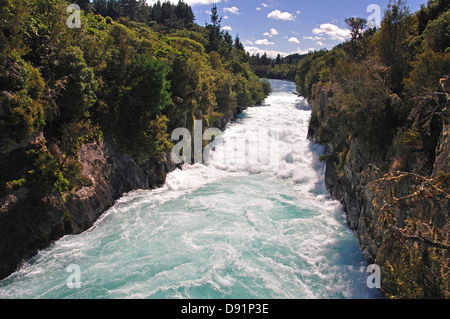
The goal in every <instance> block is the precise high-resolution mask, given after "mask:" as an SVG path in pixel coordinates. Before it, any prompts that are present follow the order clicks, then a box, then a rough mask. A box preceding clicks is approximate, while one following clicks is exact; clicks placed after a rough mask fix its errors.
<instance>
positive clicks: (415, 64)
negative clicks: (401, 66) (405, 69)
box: [404, 50, 450, 95]
mask: <svg viewBox="0 0 450 319" xmlns="http://www.w3.org/2000/svg"><path fill="white" fill-rule="evenodd" d="M447 74H450V54H448V53H441V52H435V51H433V50H426V51H424V52H423V53H421V54H419V55H418V56H417V57H416V58H415V59H414V60H413V61H412V62H411V72H410V73H409V76H408V77H407V78H405V80H404V83H405V90H406V91H407V92H408V93H409V94H415V95H423V94H426V93H431V92H434V91H435V90H436V88H437V86H438V85H439V80H440V79H441V78H443V77H444V76H445V75H447Z"/></svg>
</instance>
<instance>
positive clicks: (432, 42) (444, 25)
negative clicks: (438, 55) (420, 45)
mask: <svg viewBox="0 0 450 319" xmlns="http://www.w3.org/2000/svg"><path fill="white" fill-rule="evenodd" d="M423 38H424V44H426V46H427V47H429V48H430V49H432V50H434V51H436V52H445V50H446V49H447V48H448V47H450V10H447V11H446V12H444V13H442V14H441V15H440V16H439V17H438V18H437V19H436V20H432V21H430V22H429V23H428V25H427V27H426V29H425V31H424V32H423Z"/></svg>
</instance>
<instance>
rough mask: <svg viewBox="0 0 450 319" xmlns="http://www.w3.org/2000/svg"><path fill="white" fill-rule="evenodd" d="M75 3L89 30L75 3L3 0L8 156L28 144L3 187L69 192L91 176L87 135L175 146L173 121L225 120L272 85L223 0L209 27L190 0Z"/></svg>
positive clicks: (136, 150)
mask: <svg viewBox="0 0 450 319" xmlns="http://www.w3.org/2000/svg"><path fill="white" fill-rule="evenodd" d="M76 3H79V4H80V5H81V7H82V9H83V10H84V12H83V13H82V15H81V18H82V23H81V28H80V29H70V28H67V26H66V24H65V22H66V19H67V14H66V8H67V5H68V2H65V1H60V0H49V1H44V0H33V1H29V2H25V1H24V0H3V1H1V2H0V18H1V21H2V27H1V29H2V32H0V44H1V45H0V48H1V49H0V57H1V58H2V59H1V61H0V86H1V87H2V93H0V94H1V95H0V123H1V126H0V145H1V152H2V154H4V156H3V157H2V163H4V162H5V161H7V159H8V158H12V156H13V155H12V154H13V152H15V153H14V154H15V155H14V156H15V157H17V158H18V157H20V156H22V155H23V154H25V153H26V152H27V151H28V153H27V154H28V155H26V156H25V157H26V158H27V159H26V160H25V159H24V160H23V161H20V160H17V158H15V159H16V160H17V165H20V167H21V168H20V169H19V168H18V167H15V166H14V165H13V164H11V163H10V164H8V165H7V167H8V169H6V168H5V170H8V174H4V176H5V178H2V180H1V183H0V186H1V188H2V191H7V190H12V189H17V188H20V187H27V188H32V189H33V193H34V194H36V196H37V197H45V196H48V195H50V194H52V193H55V194H56V193H59V194H60V195H64V194H67V193H69V192H71V191H73V190H74V189H77V187H80V185H83V183H85V181H84V179H83V177H82V175H81V166H80V162H79V153H80V150H81V148H82V147H83V145H85V144H86V143H99V142H100V141H101V140H102V139H103V138H104V139H106V140H108V141H109V142H110V143H114V144H115V145H116V146H118V147H120V148H121V149H122V150H123V151H124V152H126V153H128V154H130V155H131V156H133V157H134V159H136V160H137V161H138V162H139V163H143V162H145V161H147V160H149V159H150V158H151V157H156V158H157V157H159V156H160V155H161V154H163V153H167V152H168V151H170V149H171V147H172V146H173V145H172V142H171V141H170V131H171V130H173V129H174V128H177V127H180V126H182V127H187V128H189V129H192V127H193V124H194V120H196V119H203V121H204V127H205V129H206V128H207V127H210V126H211V125H215V124H220V123H221V122H222V118H224V117H226V118H230V117H231V116H232V115H233V114H234V113H235V112H236V109H237V108H238V106H248V105H254V104H259V103H261V101H262V100H263V99H264V98H265V97H266V96H267V95H268V94H269V93H270V84H269V83H268V82H266V81H259V79H258V77H257V76H256V75H255V74H254V72H253V70H252V69H251V67H250V65H249V64H248V62H247V61H248V57H247V55H246V54H245V51H244V50H243V46H242V45H241V44H240V42H239V40H238V39H237V40H236V41H235V43H233V39H232V38H231V36H230V35H229V34H228V33H226V32H225V33H223V32H222V31H221V30H220V18H219V17H218V15H217V12H218V10H217V7H216V9H215V12H216V14H215V15H214V14H213V17H212V21H211V23H212V24H211V25H208V26H206V27H202V26H199V25H195V24H193V21H194V19H195V17H194V15H193V12H192V9H191V7H190V6H189V5H187V4H186V3H184V2H182V1H180V2H179V3H178V4H172V3H170V2H156V3H155V4H153V5H148V4H146V3H145V2H144V1H122V0H114V1H113V0H111V1H110V0H98V1H94V2H93V3H92V4H89V3H88V2H87V1H77V2H76ZM125 4H126V5H125ZM213 11H214V10H213ZM220 125H221V124H220ZM33 137H34V140H32V138H33ZM30 140H32V142H30ZM20 154H22V155H20ZM22 157H23V158H25V157H24V156H22ZM24 162H27V163H28V164H24ZM26 172H28V173H26ZM8 185H9V186H8ZM34 190H35V191H34ZM63 197H64V196H63Z"/></svg>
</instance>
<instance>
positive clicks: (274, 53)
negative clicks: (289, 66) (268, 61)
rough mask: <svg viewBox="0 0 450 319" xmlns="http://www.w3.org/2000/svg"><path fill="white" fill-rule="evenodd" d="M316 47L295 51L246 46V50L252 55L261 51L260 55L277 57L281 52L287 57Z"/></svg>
mask: <svg viewBox="0 0 450 319" xmlns="http://www.w3.org/2000/svg"><path fill="white" fill-rule="evenodd" d="M314 50H315V49H314V48H309V49H308V50H302V49H301V48H297V51H294V52H282V51H276V50H262V49H260V48H257V47H254V46H246V47H245V51H247V52H248V53H249V54H250V55H254V54H255V55H256V54H257V53H259V55H263V54H264V53H266V54H267V56H268V57H269V58H272V59H275V58H276V57H277V55H278V54H279V55H280V56H281V57H285V56H288V55H291V54H294V53H298V54H307V53H309V52H314Z"/></svg>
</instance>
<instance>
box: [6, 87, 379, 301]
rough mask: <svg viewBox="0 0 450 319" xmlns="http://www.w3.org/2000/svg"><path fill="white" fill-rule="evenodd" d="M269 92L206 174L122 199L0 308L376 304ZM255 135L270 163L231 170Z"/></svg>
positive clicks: (11, 285)
mask: <svg viewBox="0 0 450 319" xmlns="http://www.w3.org/2000/svg"><path fill="white" fill-rule="evenodd" d="M271 83H272V87H273V93H272V95H271V96H269V97H268V98H267V99H266V101H265V103H264V105H262V106H259V107H252V108H249V109H247V110H246V111H245V112H244V113H242V114H241V115H240V117H239V119H238V120H237V121H236V122H234V123H232V124H230V125H228V127H227V129H226V130H225V132H224V134H223V139H224V141H225V142H224V144H223V145H220V146H218V147H217V149H216V151H215V152H213V153H212V157H211V159H210V161H209V163H208V164H207V165H202V164H194V165H183V167H182V169H179V170H176V171H174V172H172V173H170V174H169V175H168V176H167V182H166V184H165V185H164V187H162V188H160V189H157V190H151V191H147V190H146V191H144V190H141V191H135V192H132V193H129V194H127V195H126V196H124V197H123V198H121V199H120V200H119V201H118V202H117V203H116V205H115V206H114V207H112V208H111V209H110V210H108V211H107V212H106V213H105V214H104V215H103V216H102V217H101V218H100V219H99V220H98V221H97V222H96V224H95V225H94V226H93V227H92V228H91V229H90V230H88V231H86V232H84V233H83V234H80V235H73V236H65V237H64V238H62V239H61V240H59V241H57V242H56V243H54V244H53V245H52V246H51V247H50V248H48V249H46V250H44V251H41V252H40V253H39V254H38V255H36V256H35V257H34V258H33V259H32V260H30V261H29V262H28V263H26V264H25V265H24V266H23V267H22V268H21V269H20V270H19V271H17V272H16V273H14V274H12V275H11V276H9V277H8V278H6V279H5V280H3V281H0V298H159V299H161V298H192V299H198V298H212V299H218V298H233V299H235V298H239V299H240V298H246V299H272V298H277V299H278V298H283V299H291V298H295V299H301V298H322V299H325V298H358V299H360V298H375V297H377V291H374V290H372V289H369V288H368V287H367V277H368V276H369V274H368V273H367V272H366V268H367V265H366V264H365V262H364V260H363V256H362V252H361V251H360V248H359V245H358V242H357V240H356V238H355V237H354V235H353V233H352V232H351V231H350V230H349V229H348V227H347V225H346V221H345V215H344V212H343V210H342V207H341V206H340V204H339V203H338V202H336V201H333V200H331V199H330V198H329V195H328V193H327V191H326V188H325V185H324V181H323V177H324V168H325V166H324V165H325V164H324V163H321V162H320V161H319V155H320V154H321V152H323V149H321V147H319V146H315V145H313V144H311V143H310V142H309V141H308V140H307V139H306V136H307V130H308V122H309V118H310V114H311V112H310V110H309V108H308V104H307V102H306V101H305V100H304V99H303V98H299V97H298V96H297V95H295V94H293V92H294V91H295V85H294V84H293V83H291V82H286V81H277V80H271ZM261 129H264V130H266V132H267V133H266V137H267V138H266V139H265V142H264V143H266V144H269V145H276V147H273V149H272V150H275V149H276V150H277V152H267V153H266V157H267V156H269V157H270V156H273V157H274V156H276V158H269V159H270V160H269V161H267V160H260V161H259V162H254V163H251V162H250V163H249V162H248V161H245V160H239V159H240V157H245V156H246V154H247V153H248V152H247V153H246V152H245V151H244V152H239V151H238V149H239V145H242V141H244V142H243V143H244V145H246V144H249V143H251V141H246V137H248V136H251V135H252V133H255V132H259V133H260V132H261ZM273 132H276V134H272V133H273ZM271 139H272V140H271ZM236 141H238V142H236ZM239 141H241V142H239ZM272 142H273V143H272ZM262 144H263V143H262ZM247 149H248V148H247ZM267 154H268V155H267ZM263 157H264V156H263Z"/></svg>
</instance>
